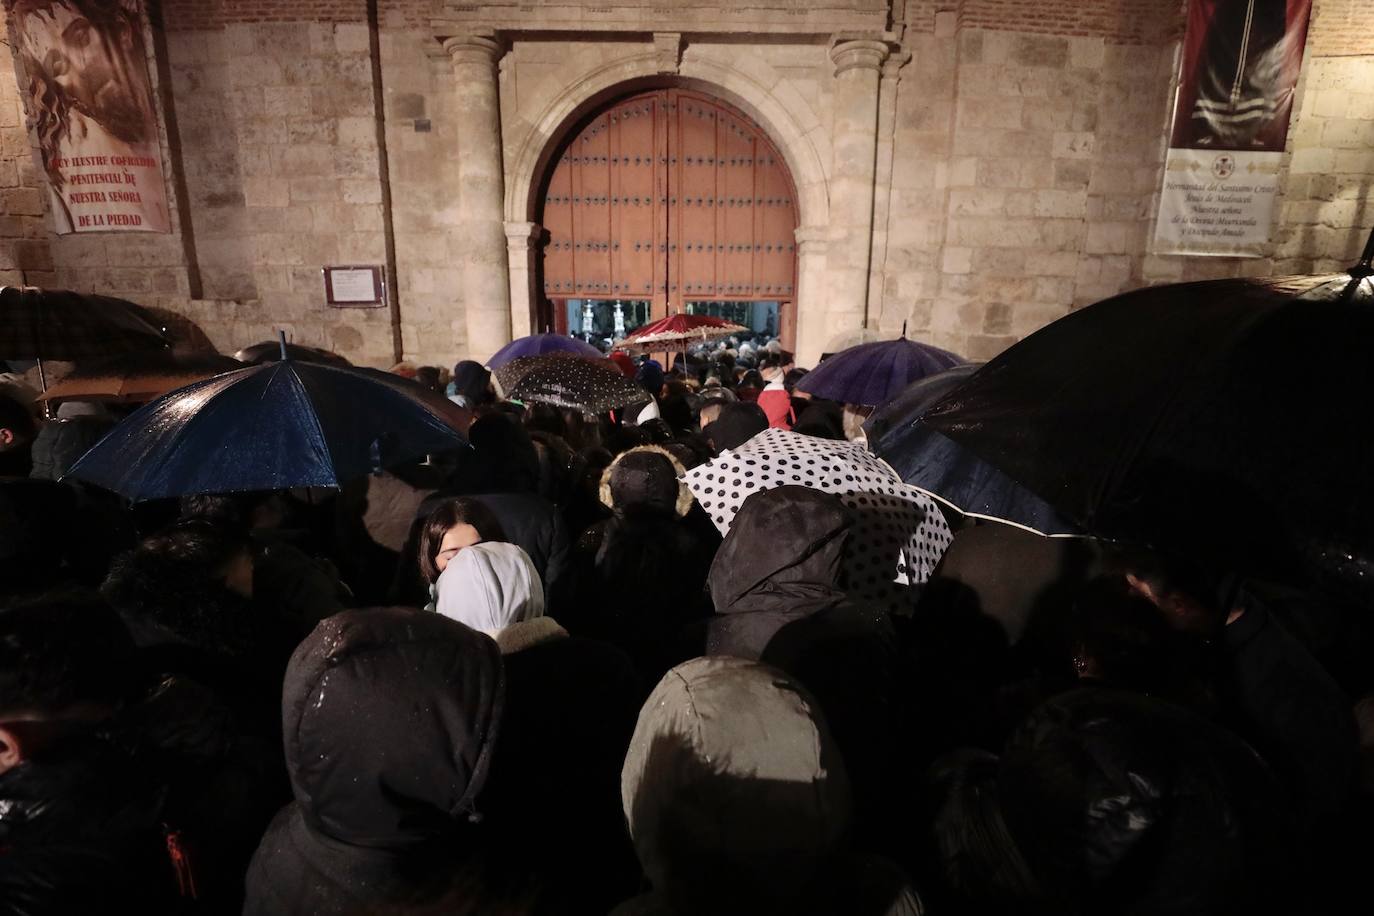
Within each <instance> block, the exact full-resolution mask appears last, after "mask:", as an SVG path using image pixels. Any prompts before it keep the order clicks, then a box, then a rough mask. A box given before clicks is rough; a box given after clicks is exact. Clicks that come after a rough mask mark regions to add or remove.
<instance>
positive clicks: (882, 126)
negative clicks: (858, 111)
mask: <svg viewBox="0 0 1374 916" xmlns="http://www.w3.org/2000/svg"><path fill="white" fill-rule="evenodd" d="M910 60H911V53H910V52H909V51H901V50H896V51H893V52H892V56H891V57H889V58H888V59H887V61H886V62H884V64H883V70H882V80H881V82H880V83H879V87H878V151H877V152H878V156H877V168H876V169H875V170H874V173H873V255H872V258H871V261H870V264H869V273H868V325H869V327H872V328H878V329H881V330H883V333H887V330H889V329H890V328H891V326H892V325H894V323H895V324H900V322H901V318H899V317H898V315H899V314H900V315H901V316H903V317H904V316H905V315H906V312H907V309H908V308H909V307H910V303H906V304H901V303H894V306H895V307H894V308H893V309H891V310H887V309H885V306H886V302H887V295H886V293H887V289H886V280H887V246H888V240H889V237H890V235H891V230H892V220H893V206H892V203H893V200H892V199H893V195H894V193H895V192H894V190H893V187H892V174H893V171H892V160H893V156H894V154H895V152H896V130H897V84H898V82H899V81H900V80H901V71H902V67H904V66H906V64H907V62H908V61H910ZM901 218H902V215H901V214H900V213H899V214H898V215H897V219H901ZM894 336H895V334H894Z"/></svg>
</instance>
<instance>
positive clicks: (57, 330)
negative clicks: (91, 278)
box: [0, 286, 168, 389]
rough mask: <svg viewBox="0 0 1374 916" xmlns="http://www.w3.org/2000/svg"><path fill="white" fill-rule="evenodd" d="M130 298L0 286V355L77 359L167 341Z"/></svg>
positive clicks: (148, 347) (161, 344) (152, 347)
mask: <svg viewBox="0 0 1374 916" xmlns="http://www.w3.org/2000/svg"><path fill="white" fill-rule="evenodd" d="M145 314H146V313H143V312H142V310H141V309H140V308H139V307H138V306H136V305H134V304H133V303H132V302H125V301H124V300H123V299H113V298H111V297H109V296H96V295H93V294H88V293H74V292H72V291H71V290H66V289H39V288H38V287H36V286H23V287H18V286H6V287H5V288H4V289H0V359H34V360H37V361H38V374H39V379H40V380H41V381H42V384H43V387H44V388H45V389H46V388H47V379H46V377H45V376H44V374H43V360H45V359H57V360H78V359H88V358H91V357H100V356H110V355H113V354H116V353H127V352H129V351H133V350H157V349H160V348H163V347H166V346H167V345H168V341H167V338H166V337H165V336H163V334H162V332H161V330H159V329H158V328H157V327H156V326H154V325H153V324H151V323H150V322H149V321H148V320H147V318H146V317H145Z"/></svg>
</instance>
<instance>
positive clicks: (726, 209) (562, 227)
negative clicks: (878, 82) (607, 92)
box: [539, 89, 797, 346]
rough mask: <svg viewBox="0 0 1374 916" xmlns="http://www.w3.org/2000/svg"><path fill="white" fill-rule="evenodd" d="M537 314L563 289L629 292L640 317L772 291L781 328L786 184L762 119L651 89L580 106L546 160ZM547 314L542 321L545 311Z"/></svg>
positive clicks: (793, 246)
mask: <svg viewBox="0 0 1374 916" xmlns="http://www.w3.org/2000/svg"><path fill="white" fill-rule="evenodd" d="M540 221H541V223H542V224H543V226H544V228H545V230H546V231H547V236H546V239H545V241H544V246H543V258H542V259H541V260H542V270H543V289H544V295H545V297H546V298H547V299H548V300H550V301H551V302H553V303H555V304H557V306H558V307H555V308H553V309H552V312H553V314H552V315H549V316H547V318H546V317H545V316H541V320H540V322H539V323H540V324H541V325H543V326H544V327H550V326H553V327H555V328H557V329H558V330H560V331H566V327H563V326H562V325H563V324H564V322H562V321H560V320H558V319H560V318H562V316H563V314H564V311H563V309H562V307H561V303H562V302H564V301H566V300H568V299H595V300H606V299H619V300H641V301H648V302H649V303H650V307H651V311H652V317H654V318H658V317H662V316H664V315H667V314H673V313H678V312H682V311H686V310H687V309H688V306H689V305H695V304H696V303H705V302H712V303H722V302H724V303H730V302H759V301H771V302H777V303H779V306H780V307H779V316H780V324H781V327H780V328H779V331H780V333H781V336H782V337H783V341H784V345H788V346H790V345H791V343H792V337H793V335H794V326H795V320H794V319H795V315H794V312H795V309H794V308H793V307H792V306H793V304H794V303H795V301H796V285H797V242H796V235H795V230H796V228H797V206H796V191H795V189H794V187H793V184H792V178H791V175H790V174H789V173H788V170H787V166H786V164H785V163H784V162H783V159H782V157H781V156H780V155H779V154H778V151H777V149H776V148H775V147H774V146H773V144H772V142H771V141H770V140H769V139H768V137H767V135H766V134H765V133H764V132H763V130H762V129H761V128H760V127H759V126H758V125H757V124H755V123H754V122H753V121H752V120H750V119H749V118H748V117H747V116H746V115H744V114H743V113H742V112H740V111H738V110H736V109H734V108H732V107H731V106H729V105H727V104H726V103H724V102H722V101H720V100H719V99H714V98H711V97H709V96H706V95H702V94H701V93H697V92H691V91H688V90H682V89H660V90H655V91H652V92H645V93H641V94H639V95H635V96H632V97H630V98H626V99H622V100H621V101H618V102H616V103H614V104H612V105H611V106H609V107H608V108H606V109H604V110H603V111H601V112H599V113H598V114H597V115H595V116H594V117H592V118H591V120H590V121H589V122H587V123H586V124H585V125H584V126H583V127H582V128H581V130H579V131H578V132H577V133H576V134H574V135H573V137H572V139H571V140H570V141H569V142H568V143H567V145H566V147H565V148H564V149H563V151H562V153H561V155H560V156H559V158H558V159H557V160H556V164H555V167H554V171H553V174H552V175H551V176H550V178H549V181H548V185H547V189H546V191H545V196H544V208H543V213H542V215H541V217H540ZM549 319H552V320H549Z"/></svg>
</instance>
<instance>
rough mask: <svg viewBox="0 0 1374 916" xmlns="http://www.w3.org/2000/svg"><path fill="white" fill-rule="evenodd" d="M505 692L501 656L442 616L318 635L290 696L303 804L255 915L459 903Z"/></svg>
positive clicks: (286, 704)
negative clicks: (448, 899)
mask: <svg viewBox="0 0 1374 916" xmlns="http://www.w3.org/2000/svg"><path fill="white" fill-rule="evenodd" d="M379 685H384V687H385V689H380V686H379ZM504 694H505V684H504V675H503V673H502V666H501V660H500V654H499V651H498V650H497V647H496V644H495V643H494V642H493V641H492V640H490V639H489V638H487V637H485V636H483V635H481V634H480V633H477V632H475V631H473V630H469V629H468V628H467V627H465V626H463V625H462V624H459V623H455V622H454V621H452V620H448V619H447V618H444V617H441V616H439V615H437V614H426V613H424V612H423V611H417V610H410V609H406V608H378V609H369V610H357V611H345V612H343V613H341V614H337V615H335V616H334V617H331V618H329V619H328V620H326V621H324V622H323V623H321V624H320V625H319V626H318V627H316V628H315V631H314V632H313V633H311V635H310V636H309V637H307V639H306V640H305V642H303V643H301V645H300V648H298V649H297V650H296V653H295V655H293V656H292V659H291V665H290V667H289V668H288V670H287V675H286V683H285V687H284V689H283V694H282V725H283V731H284V732H285V735H286V762H287V769H288V770H289V772H290V775H291V787H292V792H293V794H294V795H295V801H294V802H292V803H291V804H290V805H288V806H287V807H286V808H284V809H283V810H282V811H281V813H280V814H278V815H277V817H276V819H275V820H274V821H273V822H272V825H271V826H270V827H269V828H268V829H267V833H266V834H265V835H264V836H263V838H262V842H261V843H260V844H259V846H258V851H257V853H256V854H255V855H254V857H253V861H252V864H251V865H250V866H249V869H248V878H247V901H246V903H245V905H244V913H245V914H248V916H256V914H283V916H285V914H298V913H314V914H320V916H325V914H340V916H342V914H345V913H355V912H366V911H368V910H369V908H371V909H376V908H379V907H383V906H387V905H401V904H407V903H414V902H420V901H424V900H427V899H434V898H438V897H441V896H442V895H443V894H444V893H446V892H447V891H448V890H449V889H450V887H451V885H452V883H453V882H454V881H455V880H457V877H458V875H459V874H460V872H461V871H462V868H463V864H464V861H465V859H466V857H467V855H468V853H469V851H470V850H471V848H473V845H474V843H475V841H476V839H477V837H476V835H475V834H474V832H473V830H472V827H471V825H470V823H469V822H470V819H471V818H472V817H474V816H475V811H476V808H475V799H476V796H477V793H478V792H479V791H480V789H481V788H482V785H483V784H484V783H485V781H486V778H487V771H488V769H489V766H490V763H491V759H492V750H493V748H494V747H495V741H496V732H497V727H498V724H499V722H500V720H501V714H502V704H503V701H504Z"/></svg>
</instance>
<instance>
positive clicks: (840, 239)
mask: <svg viewBox="0 0 1374 916" xmlns="http://www.w3.org/2000/svg"><path fill="white" fill-rule="evenodd" d="M887 55H888V44H887V42H885V41H877V40H872V39H850V40H841V41H837V42H836V43H835V44H834V45H833V46H832V47H831V49H830V59H831V61H832V62H834V64H835V88H834V109H835V122H834V138H833V148H834V161H833V164H832V166H831V175H830V230H831V235H830V239H831V241H830V247H829V251H828V253H827V265H828V267H829V274H830V302H829V308H828V310H827V315H826V327H825V329H824V339H822V340H821V341H820V345H821V346H824V345H825V342H826V340H828V339H829V338H830V337H833V336H834V335H837V334H841V333H843V332H845V331H853V330H856V329H858V328H860V327H863V326H864V323H865V322H866V321H867V319H868V279H869V277H868V275H869V267H870V264H871V263H872V256H873V191H874V176H875V173H876V169H877V145H878V81H879V76H880V72H881V70H882V66H883V61H885V60H886V59H887Z"/></svg>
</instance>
